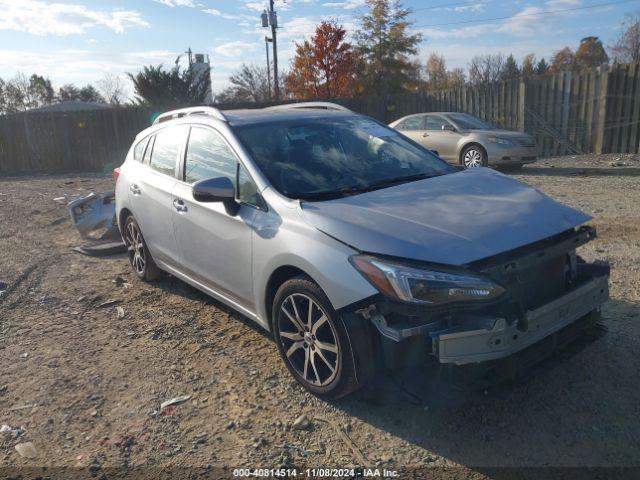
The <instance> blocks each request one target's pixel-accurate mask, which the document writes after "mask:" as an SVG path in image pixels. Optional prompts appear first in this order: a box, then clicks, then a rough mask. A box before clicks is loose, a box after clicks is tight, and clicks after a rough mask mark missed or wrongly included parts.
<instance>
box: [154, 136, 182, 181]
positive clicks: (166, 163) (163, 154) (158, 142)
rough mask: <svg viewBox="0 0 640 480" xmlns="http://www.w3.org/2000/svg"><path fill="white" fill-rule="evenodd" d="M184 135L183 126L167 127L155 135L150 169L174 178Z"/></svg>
mask: <svg viewBox="0 0 640 480" xmlns="http://www.w3.org/2000/svg"><path fill="white" fill-rule="evenodd" d="M184 134H185V127H183V126H176V127H168V128H165V129H163V130H160V131H159V132H158V133H156V138H155V142H154V144H153V151H152V153H151V162H150V166H151V168H153V169H154V170H157V171H158V172H160V173H164V174H165V175H170V176H174V174H175V170H176V163H177V162H178V152H179V151H180V146H181V143H182V141H183V140H184Z"/></svg>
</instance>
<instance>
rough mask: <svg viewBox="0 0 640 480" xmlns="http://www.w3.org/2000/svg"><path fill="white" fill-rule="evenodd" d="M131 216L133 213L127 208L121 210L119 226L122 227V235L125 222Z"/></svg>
mask: <svg viewBox="0 0 640 480" xmlns="http://www.w3.org/2000/svg"><path fill="white" fill-rule="evenodd" d="M130 215H133V213H132V212H131V210H129V209H128V208H127V207H123V208H121V209H120V212H119V213H118V226H119V227H120V233H122V229H123V228H124V222H125V220H126V219H127V217H129V216H130Z"/></svg>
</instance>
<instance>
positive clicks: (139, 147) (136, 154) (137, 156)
mask: <svg viewBox="0 0 640 480" xmlns="http://www.w3.org/2000/svg"><path fill="white" fill-rule="evenodd" d="M148 142H149V137H147V138H145V139H144V140H142V141H140V142H138V143H137V144H136V146H135V147H133V159H134V160H135V161H136V162H142V157H143V156H144V149H145V147H146V146H147V143H148Z"/></svg>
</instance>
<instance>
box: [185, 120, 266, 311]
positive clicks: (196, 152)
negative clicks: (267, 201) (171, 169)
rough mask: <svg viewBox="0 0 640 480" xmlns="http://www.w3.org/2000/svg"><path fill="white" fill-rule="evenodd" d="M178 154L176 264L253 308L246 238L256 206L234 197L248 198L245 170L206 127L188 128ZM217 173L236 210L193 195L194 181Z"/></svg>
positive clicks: (222, 138) (249, 261) (250, 252)
mask: <svg viewBox="0 0 640 480" xmlns="http://www.w3.org/2000/svg"><path fill="white" fill-rule="evenodd" d="M183 158H184V171H183V172H181V175H180V177H181V178H180V181H179V182H178V183H177V184H176V186H175V189H174V191H173V203H174V207H175V208H174V211H173V226H174V230H175V236H176V240H177V242H178V247H179V249H180V264H181V267H182V269H183V270H184V271H186V272H187V273H188V274H190V276H192V277H193V278H194V279H196V280H197V281H199V282H200V283H203V284H205V285H207V286H209V287H210V288H214V289H215V290H217V291H219V292H221V293H223V294H224V295H225V296H226V297H227V298H230V299H231V300H233V301H235V302H236V303H238V304H239V305H240V306H242V307H245V308H247V309H249V310H253V294H252V292H253V279H252V275H251V258H252V251H251V236H252V222H253V219H254V217H255V215H256V212H257V207H256V206H254V205H251V204H250V202H244V201H243V200H242V198H240V197H239V195H241V196H242V197H247V198H252V197H248V195H249V193H247V192H248V191H250V190H251V189H250V188H249V186H247V175H246V172H245V171H244V170H243V169H242V167H241V166H240V165H239V160H238V157H237V156H236V154H235V152H234V151H233V150H232V148H231V147H230V146H229V144H228V143H227V142H226V141H225V139H224V137H223V136H222V135H221V134H220V133H219V132H218V131H216V130H214V129H213V128H211V127H209V126H204V125H203V126H199V125H194V126H192V127H191V132H190V133H189V139H188V142H187V147H186V152H185V155H184V157H183ZM238 169H240V174H241V179H242V182H241V185H240V188H239V186H238ZM217 177H227V178H229V179H230V180H231V181H232V182H233V184H234V185H235V186H236V196H237V199H238V201H239V203H240V206H239V209H238V211H237V212H229V211H227V209H226V208H225V206H224V205H223V204H222V203H220V202H212V203H209V202H198V201H196V200H195V199H194V198H193V194H192V186H193V184H194V183H195V182H197V181H199V180H204V179H209V178H217ZM248 189H249V190H248ZM256 193H257V192H256Z"/></svg>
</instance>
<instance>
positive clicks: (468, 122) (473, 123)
mask: <svg viewBox="0 0 640 480" xmlns="http://www.w3.org/2000/svg"><path fill="white" fill-rule="evenodd" d="M448 117H449V118H450V119H451V120H453V122H454V123H455V124H456V125H458V127H460V128H462V129H464V130H493V127H492V126H491V125H489V124H488V123H485V122H483V121H482V120H480V119H479V118H476V117H474V116H472V115H468V114H466V113H452V114H450V115H448Z"/></svg>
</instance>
